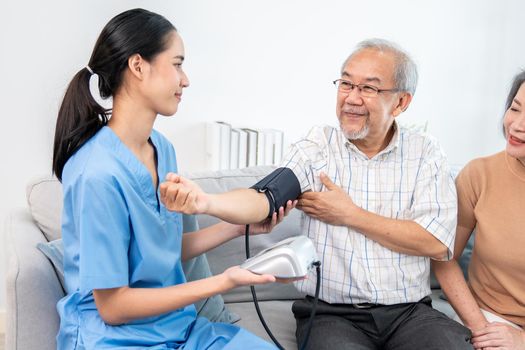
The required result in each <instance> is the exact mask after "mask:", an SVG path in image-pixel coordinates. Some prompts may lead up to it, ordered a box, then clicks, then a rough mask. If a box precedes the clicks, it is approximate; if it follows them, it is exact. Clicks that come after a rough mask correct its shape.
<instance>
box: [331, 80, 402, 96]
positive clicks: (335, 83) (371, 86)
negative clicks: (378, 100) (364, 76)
mask: <svg viewBox="0 0 525 350" xmlns="http://www.w3.org/2000/svg"><path fill="white" fill-rule="evenodd" d="M340 82H345V83H347V84H348V85H349V86H350V90H348V91H343V90H342V89H341V88H340V87H339V86H340V84H339V85H338V83H340ZM332 83H333V84H334V85H335V86H336V87H337V90H339V91H343V92H347V93H350V92H352V91H353V90H354V89H355V88H357V91H359V95H361V96H365V97H376V96H377V95H379V93H381V92H400V91H401V90H400V89H379V88H377V87H375V86H373V85H369V84H354V83H352V82H351V81H349V80H346V79H342V78H339V79H336V80H334V81H332ZM365 87H367V88H370V89H372V90H374V91H375V93H374V94H366V93H365V94H364V95H363V89H364V88H365Z"/></svg>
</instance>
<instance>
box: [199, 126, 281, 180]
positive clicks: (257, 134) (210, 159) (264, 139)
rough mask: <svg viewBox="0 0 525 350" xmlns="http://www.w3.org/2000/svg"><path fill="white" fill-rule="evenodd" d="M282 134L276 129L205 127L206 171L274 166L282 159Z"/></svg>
mask: <svg viewBox="0 0 525 350" xmlns="http://www.w3.org/2000/svg"><path fill="white" fill-rule="evenodd" d="M283 143H284V134H283V132H282V131H281V130H276V129H251V128H236V127H232V126H231V125H230V124H229V123H226V122H222V121H216V122H210V123H206V162H207V167H208V169H211V170H223V169H240V168H246V167H249V166H256V165H277V164H279V162H280V161H281V158H282V156H283Z"/></svg>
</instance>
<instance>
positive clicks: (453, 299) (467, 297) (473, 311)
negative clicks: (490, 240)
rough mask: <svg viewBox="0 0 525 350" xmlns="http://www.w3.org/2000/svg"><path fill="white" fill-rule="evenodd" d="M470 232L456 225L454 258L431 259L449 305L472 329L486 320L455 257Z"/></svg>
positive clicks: (458, 254)
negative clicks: (444, 259)
mask: <svg viewBox="0 0 525 350" xmlns="http://www.w3.org/2000/svg"><path fill="white" fill-rule="evenodd" d="M471 233H472V229H471V228H465V227H462V226H458V227H457V230H456V243H455V249H454V251H455V252H454V259H452V260H450V261H436V260H432V268H433V269H434V273H435V275H436V278H437V279H438V281H439V284H440V286H441V289H442V290H443V292H444V293H445V295H446V296H447V299H448V301H449V303H450V305H452V307H453V308H454V310H455V311H456V313H457V314H458V316H459V317H460V318H461V320H462V321H463V324H464V325H465V326H466V327H468V328H469V329H470V330H472V331H474V330H479V329H482V328H484V327H485V326H486V325H487V323H488V322H487V320H486V319H485V316H483V314H482V313H481V310H480V308H479V305H478V303H477V302H476V300H475V299H474V297H473V296H472V293H471V292H470V289H469V287H468V285H467V282H466V281H465V277H464V276H463V272H462V271H461V268H460V267H459V264H458V262H457V259H459V257H460V256H461V254H462V252H463V250H464V249H465V245H466V244H467V241H468V239H469V237H470V235H471Z"/></svg>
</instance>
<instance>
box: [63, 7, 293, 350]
mask: <svg viewBox="0 0 525 350" xmlns="http://www.w3.org/2000/svg"><path fill="white" fill-rule="evenodd" d="M183 61H184V45H183V42H182V39H181V37H180V36H179V34H178V33H177V31H176V29H175V27H174V26H173V25H172V24H171V23H170V22H169V21H168V20H166V19H165V18H164V17H162V16H160V15H158V14H155V13H151V12H149V11H146V10H142V9H135V10H129V11H126V12H124V13H121V14H119V15H117V16H116V17H114V18H113V19H112V20H111V21H110V22H109V23H108V24H107V25H106V26H105V27H104V29H103V30H102V32H101V34H100V36H99V38H98V40H97V42H96V44H95V48H94V50H93V53H92V55H91V58H90V60H89V64H88V66H87V67H85V68H83V69H81V70H80V71H79V72H78V73H77V74H76V75H75V76H74V78H73V80H72V81H71V83H70V85H69V87H68V89H67V91H66V94H65V96H64V100H63V102H62V105H61V107H60V111H59V114H58V119H57V125H56V133H55V142H54V155H53V172H54V173H55V174H56V176H57V177H58V178H59V179H60V180H61V181H62V185H63V190H64V210H63V217H62V236H63V241H64V247H65V255H64V269H65V280H66V289H67V295H66V296H65V297H64V298H63V299H62V300H60V302H59V303H58V306H57V308H58V311H59V314H60V320H61V321H60V331H59V334H58V336H57V342H58V349H67V350H71V349H144V348H147V349H246V348H248V347H249V348H250V349H273V348H275V347H274V346H273V345H271V344H269V343H267V342H265V341H263V340H262V339H260V338H257V337H256V336H254V335H252V334H251V333H248V332H247V331H245V330H243V329H241V328H239V327H237V326H234V325H230V324H221V323H210V322H209V321H207V320H206V319H204V318H201V317H197V315H196V312H195V307H194V306H193V303H194V302H196V301H197V300H200V299H202V298H207V297H210V296H212V295H214V294H218V293H222V292H225V291H227V290H229V289H231V288H234V287H237V286H242V285H256V284H262V283H270V282H274V281H275V278H274V277H273V276H269V275H262V276H259V275H255V274H252V273H250V272H248V271H246V270H243V269H240V268H239V267H238V266H236V267H232V268H229V269H227V270H226V271H225V272H223V273H222V274H220V275H216V276H213V277H210V278H207V279H203V280H199V281H193V282H187V281H186V279H185V277H184V273H183V271H182V267H181V261H182V260H185V259H189V258H191V257H194V256H197V255H199V254H201V253H203V252H205V251H207V250H209V249H212V248H214V247H216V246H218V245H220V244H222V243H224V242H226V241H228V240H230V239H232V238H234V237H237V236H240V235H242V232H243V228H242V227H241V226H237V225H232V224H228V223H220V224H217V225H215V226H212V227H209V228H207V229H203V230H201V231H196V232H193V233H189V234H185V235H184V237H183V236H182V220H181V215H180V214H179V213H173V212H169V211H167V210H166V208H165V207H164V205H163V204H162V203H161V201H160V200H159V191H158V188H159V181H162V180H161V179H164V178H165V177H166V174H167V173H168V172H176V171H177V165H176V157H175V151H174V149H173V146H172V145H171V144H170V142H169V141H168V140H167V139H166V138H165V137H163V136H162V135H161V134H160V133H158V132H157V131H155V130H153V123H154V121H155V119H156V117H157V115H158V114H160V115H166V116H169V115H173V114H174V113H175V112H176V111H177V107H178V105H179V103H180V101H181V97H182V92H183V89H184V88H186V87H187V86H188V85H189V81H188V78H187V77H186V74H185V73H184V71H183V70H182V63H183ZM93 74H96V75H98V77H99V90H100V94H101V96H102V97H103V98H108V97H110V96H111V97H113V108H112V110H111V111H108V110H105V109H104V108H103V107H101V106H100V105H99V104H98V103H97V102H96V101H95V100H94V99H93V97H92V95H91V93H90V90H89V80H90V77H91V76H92V75H93ZM291 207H293V204H291V203H289V204H288V205H287V208H286V211H285V210H284V209H283V208H281V210H280V212H279V215H278V216H277V215H274V217H273V218H272V220H271V221H270V222H266V223H263V224H259V225H255V226H256V228H255V229H256V231H259V232H267V231H268V230H270V229H271V228H272V227H273V226H274V225H275V224H276V223H277V222H279V221H280V220H281V219H282V218H283V217H284V216H285V215H286V213H287V212H288V211H289V210H290V209H291Z"/></svg>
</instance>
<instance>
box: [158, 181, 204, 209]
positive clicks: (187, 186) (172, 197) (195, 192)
mask: <svg viewBox="0 0 525 350" xmlns="http://www.w3.org/2000/svg"><path fill="white" fill-rule="evenodd" d="M159 191H160V200H161V202H162V204H164V206H165V207H166V209H168V210H170V211H176V212H179V213H183V214H202V213H205V212H206V209H207V208H208V206H209V200H208V196H207V194H206V193H204V192H203V191H202V189H201V188H200V187H199V185H197V184H196V183H195V182H193V181H191V180H188V179H186V178H184V177H182V176H179V175H177V174H174V173H168V174H167V175H166V181H165V182H163V183H161V184H160V187H159Z"/></svg>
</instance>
